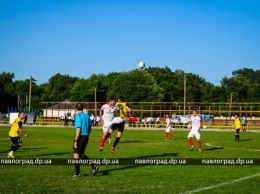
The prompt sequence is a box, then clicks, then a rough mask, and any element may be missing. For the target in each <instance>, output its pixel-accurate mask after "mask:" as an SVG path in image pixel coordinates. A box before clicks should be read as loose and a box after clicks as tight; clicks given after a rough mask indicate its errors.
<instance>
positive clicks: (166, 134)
mask: <svg viewBox="0 0 260 194" xmlns="http://www.w3.org/2000/svg"><path fill="white" fill-rule="evenodd" d="M168 136H169V131H168V130H167V128H166V130H165V140H168Z"/></svg>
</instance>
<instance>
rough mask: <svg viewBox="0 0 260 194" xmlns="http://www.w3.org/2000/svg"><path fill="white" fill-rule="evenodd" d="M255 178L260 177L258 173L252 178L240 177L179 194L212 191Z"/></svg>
mask: <svg viewBox="0 0 260 194" xmlns="http://www.w3.org/2000/svg"><path fill="white" fill-rule="evenodd" d="M257 176H260V173H258V174H255V175H252V176H246V177H242V178H239V179H235V180H231V181H227V182H224V183H220V184H217V185H212V186H209V187H202V188H199V189H196V190H193V191H187V192H185V193H181V194H190V193H197V192H200V191H203V190H209V189H214V188H217V187H221V186H224V185H230V184H233V183H236V182H240V181H244V180H247V179H251V178H254V177H257Z"/></svg>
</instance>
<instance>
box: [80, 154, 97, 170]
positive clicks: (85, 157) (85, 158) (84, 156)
mask: <svg viewBox="0 0 260 194" xmlns="http://www.w3.org/2000/svg"><path fill="white" fill-rule="evenodd" d="M82 159H84V160H87V161H88V162H87V163H88V164H89V165H90V166H91V167H92V168H93V169H94V168H95V167H96V165H95V164H94V163H93V161H92V160H91V159H90V158H89V157H88V156H86V155H83V156H82Z"/></svg>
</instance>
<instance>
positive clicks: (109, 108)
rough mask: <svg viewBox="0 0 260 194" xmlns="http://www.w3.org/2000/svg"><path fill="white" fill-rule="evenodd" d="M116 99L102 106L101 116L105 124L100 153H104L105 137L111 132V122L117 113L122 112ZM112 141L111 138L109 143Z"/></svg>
mask: <svg viewBox="0 0 260 194" xmlns="http://www.w3.org/2000/svg"><path fill="white" fill-rule="evenodd" d="M115 100H116V99H115V98H114V97H110V98H109V99H108V102H107V104H104V105H102V107H101V108H100V111H99V116H100V118H101V121H102V123H103V136H102V138H101V141H100V153H102V151H103V145H104V143H105V136H106V134H107V132H108V131H109V128H110V127H111V122H112V121H113V119H114V117H115V112H116V111H118V110H120V108H119V107H118V106H116V105H115ZM110 140H111V136H110V138H109V143H110Z"/></svg>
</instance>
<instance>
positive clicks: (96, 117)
mask: <svg viewBox="0 0 260 194" xmlns="http://www.w3.org/2000/svg"><path fill="white" fill-rule="evenodd" d="M95 117H96V118H97V88H96V87H95Z"/></svg>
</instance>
